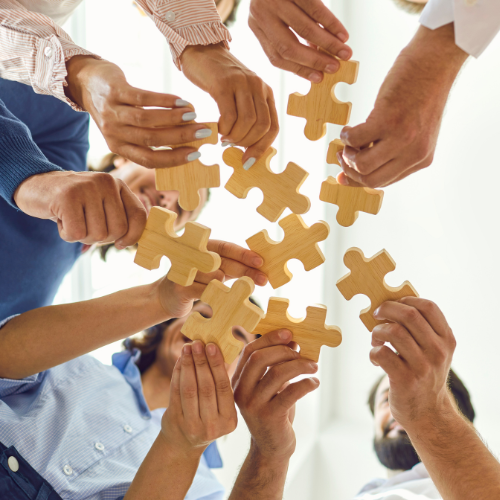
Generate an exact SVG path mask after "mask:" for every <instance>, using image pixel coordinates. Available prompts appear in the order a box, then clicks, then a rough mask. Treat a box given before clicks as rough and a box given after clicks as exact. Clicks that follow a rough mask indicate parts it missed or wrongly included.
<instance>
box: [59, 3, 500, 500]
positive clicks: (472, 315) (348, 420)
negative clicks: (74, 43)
mask: <svg viewBox="0 0 500 500" xmlns="http://www.w3.org/2000/svg"><path fill="white" fill-rule="evenodd" d="M330 1H331V3H330V7H331V8H332V10H333V11H334V12H335V13H337V14H338V15H339V17H340V18H341V19H342V21H343V22H344V23H345V24H346V26H347V28H348V29H349V31H350V34H351V40H350V44H351V46H352V47H353V49H354V59H356V60H359V61H360V63H361V65H360V73H359V77H358V82H357V83H356V84H355V85H353V86H352V87H351V88H348V87H347V86H342V85H340V86H339V88H338V91H337V92H338V95H339V97H341V98H344V99H349V100H351V101H352V102H353V110H352V117H351V124H356V123H359V122H361V121H363V120H364V119H365V118H366V116H367V115H368V113H369V112H370V111H371V109H372V106H373V103H374V100H375V97H376V94H377V92H378V89H379V87H380V85H381V83H382V81H383V78H384V76H385V75H386V74H387V71H388V70H389V68H390V67H391V65H392V62H393V61H394V59H395V57H396V56H397V54H398V53H399V51H400V49H401V48H402V47H403V46H404V45H405V44H406V43H407V42H408V41H409V39H410V38H411V37H412V35H413V33H414V31H415V30H416V27H417V25H418V24H417V19H416V18H415V17H413V16H410V15H407V14H405V13H403V12H400V11H399V10H397V9H396V8H395V7H394V5H393V4H392V2H391V1H390V0H377V1H374V0H349V1H347V0H330ZM247 11H248V0H246V1H244V2H243V5H242V6H241V10H240V13H239V20H238V22H237V24H236V26H235V27H233V28H232V30H231V31H232V34H233V37H234V41H233V43H232V50H233V52H234V53H235V54H236V55H237V56H238V57H239V58H240V59H241V60H242V61H243V62H244V63H245V64H247V65H248V66H249V67H250V68H251V69H253V70H254V71H255V72H256V73H258V74H259V75H261V76H263V77H264V79H265V80H266V81H267V82H268V83H269V84H270V85H271V86H272V87H273V89H274V91H275V94H276V98H277V103H278V107H279V112H280V122H281V133H280V136H279V137H278V139H277V141H276V143H275V147H276V148H277V149H278V156H277V157H276V158H275V159H274V160H273V168H275V170H276V171H279V170H282V169H283V168H284V167H285V165H286V163H287V162H288V161H294V162H296V163H297V164H299V165H300V166H301V167H303V168H305V169H306V170H308V171H309V173H310V176H309V178H308V180H307V181H306V183H305V184H304V186H303V192H304V193H305V194H307V195H308V196H309V197H310V198H311V200H312V201H313V205H312V208H311V211H310V212H309V213H307V214H306V215H305V216H304V219H305V220H306V222H307V223H308V224H312V223H314V222H315V221H316V220H318V219H322V218H324V219H325V220H327V221H328V222H329V224H330V226H331V233H330V237H329V239H328V240H327V242H326V245H324V246H323V248H324V250H325V254H326V256H327V262H326V264H325V265H324V266H321V267H320V268H317V269H316V270H314V271H312V272H310V273H305V272H304V270H303V268H302V265H301V264H300V263H298V262H295V261H293V262H291V265H290V269H291V270H292V272H293V273H294V279H293V280H292V282H291V283H290V284H288V285H286V286H285V287H283V288H281V289H279V290H277V291H273V290H272V289H271V288H270V287H269V286H267V287H265V288H263V289H258V290H257V291H256V296H257V298H258V299H259V300H260V301H261V303H262V304H263V305H264V306H265V305H266V304H267V299H268V297H269V296H272V295H279V296H283V297H287V298H289V299H290V300H291V312H292V314H294V315H295V316H301V315H303V314H304V312H305V307H306V306H307V305H309V304H313V303H316V302H320V303H324V304H326V305H327V306H328V308H329V316H328V320H329V323H331V324H336V325H338V326H340V327H341V328H342V331H343V343H342V345H341V346H340V347H339V348H337V349H335V350H328V352H325V353H323V354H322V357H321V359H320V379H321V388H320V389H319V391H317V392H316V393H315V394H313V395H309V396H307V397H306V398H305V399H304V401H302V402H301V403H300V404H299V406H298V411H297V419H296V431H297V440H298V449H297V453H296V454H295V456H294V457H293V460H292V464H291V467H290V473H289V476H288V477H289V479H288V484H287V490H286V498H287V499H289V500H304V499H306V500H308V499H314V500H323V499H325V500H326V499H330V498H335V499H348V498H352V496H353V495H354V494H355V493H356V491H358V490H359V489H360V488H361V487H362V486H363V484H364V483H365V482H367V481H368V480H369V479H371V478H372V477H373V476H374V475H380V474H383V469H382V468H381V466H380V465H379V464H378V462H377V460H376V457H375V455H374V454H373V452H372V451H371V439H372V431H371V425H372V423H371V416H370V414H369V412H368V409H367V406H366V398H367V393H368V390H369V388H370V386H371V384H372V383H373V381H374V380H375V378H376V377H377V376H378V374H379V370H378V369H376V368H375V367H373V366H372V365H371V364H370V362H369V360H368V352H369V350H370V335H369V333H368V332H367V331H366V329H365V328H364V326H363V325H362V323H361V322H360V320H359V317H358V315H359V312H360V310H361V309H362V308H364V307H365V306H366V304H367V299H366V298H365V297H361V296H358V297H356V298H354V299H353V300H351V301H350V302H346V301H345V300H344V299H343V297H342V296H341V295H340V293H339V292H338V290H337V288H336V287H335V282H336V281H337V279H338V278H340V277H341V276H343V275H344V274H345V273H346V272H347V269H346V268H345V267H344V266H343V264H342V257H343V255H344V253H345V251H346V250H347V249H348V248H350V247H351V246H358V247H360V248H361V249H362V250H363V251H364V252H365V255H367V256H372V255H373V254H375V253H376V252H378V251H379V250H380V249H382V248H385V249H387V250H388V251H389V253H390V254H391V255H392V257H393V258H394V259H395V261H396V263H397V269H396V271H395V272H394V273H392V274H390V275H389V277H388V280H387V281H388V283H389V284H390V285H399V284H400V283H401V282H402V281H404V280H406V279H408V280H410V281H411V282H412V284H413V285H414V286H415V287H416V289H417V290H418V292H419V293H420V295H421V296H422V297H426V298H430V299H432V300H434V301H435V302H436V303H437V304H438V305H440V306H441V308H442V309H443V311H444V312H445V314H446V316H447V317H448V319H449V322H450V324H451V325H452V327H453V329H454V332H455V334H456V336H457V340H458V348H457V351H456V355H455V361H454V367H455V369H456V371H457V372H458V373H459V374H460V376H461V377H462V378H463V379H464V381H465V383H466V385H467V386H468V387H469V389H470V390H471V393H472V395H473V402H474V405H475V407H476V410H477V414H478V419H477V425H478V428H479V430H480V432H481V433H482V435H483V436H484V438H485V439H486V441H487V442H488V443H489V444H490V446H491V447H492V449H493V450H494V451H496V452H498V451H500V431H499V430H498V426H497V425H496V423H497V420H498V415H500V404H499V402H498V398H496V397H495V396H496V394H495V386H494V385H493V383H492V381H494V380H497V379H498V377H499V376H500V369H499V368H498V366H499V365H498V363H497V362H496V361H497V351H498V350H499V349H500V340H499V338H498V337H497V336H496V335H495V326H496V325H495V319H496V315H495V308H496V300H497V297H496V289H495V288H496V287H495V282H496V281H498V278H499V268H498V266H496V265H495V264H496V260H495V257H496V254H495V253H496V252H497V251H498V247H499V241H498V238H497V232H498V231H497V228H496V225H495V223H494V218H495V214H497V213H498V207H497V206H496V205H497V202H496V199H497V197H496V196H495V194H496V192H495V189H496V185H497V184H498V182H499V181H500V178H499V176H500V173H499V172H498V171H497V170H496V169H495V168H494V167H495V164H494V161H495V158H496V155H495V153H494V148H495V145H496V143H495V139H496V136H497V135H498V131H500V123H499V118H498V116H500V113H499V111H500V94H499V93H498V88H499V84H500V71H499V69H498V61H499V60H500V40H497V41H496V42H494V43H493V45H492V46H491V47H490V48H489V49H488V50H487V51H486V52H485V54H484V55H483V56H482V57H481V58H480V59H479V60H478V61H475V60H473V61H470V62H469V63H468V65H467V67H466V68H465V70H464V71H463V74H462V75H461V77H460V79H459V81H458V83H457V84H456V86H455V88H454V90H453V93H452V97H451V99H450V102H449V105H448V109H447V114H446V116H445V119H444V121H443V127H442V133H441V137H440V141H439V146H438V150H437V154H436V159H435V161H434V164H433V166H431V167H430V168H429V169H427V170H426V171H425V172H421V173H418V174H416V175H413V176H411V177H410V178H409V179H407V180H405V181H403V182H402V183H399V184H398V185H396V186H393V187H389V188H387V189H386V194H385V198H384V204H383V207H382V211H381V212H380V214H379V215H378V216H376V217H374V216H370V215H366V214H361V215H360V217H359V219H358V221H357V222H356V223H355V225H354V226H352V227H351V228H340V227H339V226H338V225H337V224H336V222H335V214H336V208H335V207H333V206H327V205H325V204H323V203H321V202H320V201H319V200H318V193H319V186H320V183H321V181H322V180H323V179H324V178H326V176H327V174H329V175H334V174H335V173H337V170H336V167H332V166H327V165H326V164H325V156H326V149H327V140H320V141H317V142H310V141H308V140H307V139H306V138H305V137H304V136H303V132H302V131H303V126H304V121H303V120H301V119H299V118H295V117H289V116H287V115H286V114H285V110H286V102H287V99H288V95H289V94H290V93H292V92H294V91H300V92H303V93H305V92H307V90H308V87H309V85H308V84H307V83H306V82H304V81H303V80H300V79H299V78H298V77H295V76H293V75H289V74H284V73H283V72H281V71H278V70H276V69H275V68H273V67H272V66H271V65H270V64H269V62H268V61H267V59H266V57H265V56H264V54H263V52H262V50H261V48H260V46H259V44H258V42H257V41H256V39H255V38H254V37H253V35H252V34H251V32H250V30H249V29H248V27H247V23H246V18H247ZM117 16H118V19H117ZM82 19H83V20H84V21H86V23H87V24H86V27H85V29H84V30H82V24H81V23H82ZM110 19H114V21H113V22H111V21H110ZM72 22H73V29H74V30H75V31H74V32H76V33H77V34H78V35H79V36H82V33H83V35H84V38H85V44H86V46H87V48H89V49H91V50H95V51H96V52H97V53H99V54H100V55H102V56H103V57H106V58H108V59H110V60H112V61H113V62H116V63H117V64H119V65H120V66H121V67H122V68H123V69H124V71H125V73H126V75H127V77H128V79H129V81H130V82H131V83H132V84H134V85H137V86H139V87H142V88H147V89H150V90H157V91H168V92H170V93H175V94H177V95H180V96H181V97H182V98H184V99H188V100H190V101H191V102H192V103H193V104H194V105H195V107H196V110H197V112H198V115H199V119H200V121H215V120H217V116H218V114H217V109H216V106H215V104H214V103H213V101H211V99H210V98H209V97H208V96H207V95H206V94H204V93H203V92H202V91H200V90H199V89H197V88H195V87H194V86H192V85H191V84H190V83H189V82H186V80H185V79H184V78H183V77H182V75H181V74H180V73H179V72H177V70H176V69H175V68H174V67H173V65H172V63H171V60H170V56H169V53H168V48H167V47H166V44H165V43H164V41H163V40H162V37H161V35H159V33H157V32H156V30H155V29H154V27H153V25H152V23H151V21H150V20H149V19H147V18H142V17H140V16H139V15H138V14H137V12H136V11H135V9H134V8H133V7H132V6H130V5H123V2H120V1H119V0H109V1H108V2H106V3H104V4H103V3H102V2H97V0H87V2H86V4H85V9H84V10H82V11H81V13H80V15H79V17H78V18H77V20H76V21H72ZM143 47H148V48H149V50H148V51H147V52H146V53H144V52H143V51H141V50H140V49H142V48H143ZM340 130H341V127H338V126H329V132H328V140H332V139H334V138H336V137H338V134H339V132H340ZM105 152H107V149H106V146H105V143H104V141H103V139H102V137H101V136H100V134H99V132H98V131H97V130H96V128H95V126H93V127H92V130H91V152H90V158H91V160H93V161H95V160H96V159H98V158H99V157H100V156H102V154H104V153H105ZM221 152H222V150H221V148H220V147H219V146H205V147H204V148H203V149H202V153H203V156H202V161H204V162H205V163H207V164H211V163H215V162H217V163H219V164H220V165H221V178H222V183H223V184H224V183H225V181H226V180H227V179H228V177H229V175H230V172H231V169H230V168H229V167H226V166H225V165H224V164H223V162H222V161H221ZM476 170H481V173H480V174H476V173H475V171H476ZM483 172H484V173H483ZM261 199H262V195H261V193H260V192H259V191H255V190H254V191H252V192H250V194H249V196H248V198H247V199H246V200H237V199H236V198H234V197H232V195H230V194H229V193H228V192H227V191H225V190H224V189H223V188H221V189H218V190H214V191H213V196H212V200H211V202H210V204H209V205H208V206H207V207H206V208H205V209H204V211H203V213H202V215H201V217H200V219H199V220H200V222H201V223H203V224H206V225H207V226H209V227H211V228H212V235H213V237H215V238H226V239H229V240H232V241H234V242H236V243H239V244H241V245H244V241H245V239H246V238H247V237H248V236H250V235H252V234H254V233H255V232H257V231H259V230H261V229H264V228H266V229H268V230H269V232H270V234H271V236H273V237H275V238H276V239H278V238H279V237H280V235H281V230H279V228H278V227H277V225H276V224H274V225H273V224H270V223H268V222H267V221H266V220H265V219H263V218H262V217H261V216H260V215H259V214H257V213H256V212H255V207H256V206H257V205H258V204H259V203H260V201H261ZM113 257H115V258H112V259H110V263H108V264H106V265H103V264H101V263H100V262H99V261H98V259H97V257H96V256H93V257H92V258H89V257H87V258H86V259H84V260H83V261H82V263H81V264H80V266H79V267H78V268H77V269H76V270H75V272H74V273H73V275H72V276H70V277H68V279H67V280H66V282H65V285H64V286H63V287H62V289H61V293H60V295H59V297H58V300H59V301H65V300H72V299H73V300H74V299H75V298H84V297H88V296H98V295H103V294H105V293H109V292H111V291H113V290H115V289H120V288H123V287H126V286H131V285H133V284H138V283H143V282H146V281H148V280H152V279H154V277H155V276H158V275H159V272H156V273H154V274H153V273H148V272H146V271H144V270H142V269H139V268H137V266H134V265H133V264H132V256H129V255H127V254H126V253H123V252H122V253H121V254H120V256H117V255H115V256H113ZM117 348H118V346H116V345H114V346H110V347H108V348H104V349H102V350H100V351H98V352H97V353H96V355H97V356H98V357H99V358H100V359H102V360H103V361H105V362H106V361H107V360H109V356H110V354H111V353H112V352H113V350H116V349H117ZM220 446H221V449H222V452H223V456H224V460H225V467H224V469H222V470H221V471H220V472H219V473H218V474H219V477H220V478H221V480H222V481H223V482H224V484H226V485H227V486H228V487H230V486H231V484H232V481H233V480H234V477H235V475H236V473H237V470H238V467H239V465H240V464H241V461H242V459H243V457H244V455H245V453H246V449H247V446H248V436H247V434H246V430H245V428H244V426H243V425H240V427H239V428H238V430H237V432H236V433H235V434H233V435H232V436H230V437H228V438H224V439H223V440H221V442H220Z"/></svg>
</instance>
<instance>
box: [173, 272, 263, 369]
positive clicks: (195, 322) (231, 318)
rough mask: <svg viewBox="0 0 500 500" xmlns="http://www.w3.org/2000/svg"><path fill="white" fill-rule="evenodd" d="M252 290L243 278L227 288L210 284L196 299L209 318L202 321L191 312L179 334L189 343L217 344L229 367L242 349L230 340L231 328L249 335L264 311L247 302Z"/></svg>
mask: <svg viewBox="0 0 500 500" xmlns="http://www.w3.org/2000/svg"><path fill="white" fill-rule="evenodd" d="M254 288H255V285H254V283H253V281H252V280H251V279H250V278H248V277H247V276H243V278H240V279H238V280H236V281H235V282H234V284H233V286H232V287H231V288H228V287H227V286H226V285H223V284H222V283H221V282H220V281H217V280H212V281H211V282H210V283H209V284H208V286H207V288H205V291H204V292H203V294H202V295H201V299H200V300H202V301H203V302H206V303H207V304H208V305H209V306H210V307H211V308H212V311H213V315H212V317H211V318H204V317H203V316H202V315H201V314H200V313H199V312H193V313H192V314H191V315H190V316H189V318H188V319H187V321H186V323H184V326H183V327H182V329H181V332H182V333H183V334H184V335H186V337H189V338H190V339H191V340H198V339H199V340H201V341H203V342H204V343H205V344H208V343H210V342H213V343H214V344H217V345H218V346H219V348H220V350H221V352H222V355H223V356H224V361H225V362H226V363H229V364H230V363H232V362H233V361H234V360H235V359H236V357H237V356H238V354H239V353H240V352H241V350H242V349H243V347H244V344H243V342H241V341H239V340H236V338H235V337H234V336H233V333H232V329H233V326H241V327H242V328H244V329H245V330H247V331H248V332H251V331H252V330H253V329H254V328H255V327H256V326H257V323H258V322H259V321H260V319H261V318H262V316H264V311H263V310H262V309H261V308H260V307H257V306H256V305H254V304H252V303H251V302H250V301H249V300H248V298H249V297H250V295H251V294H252V292H253V290H254Z"/></svg>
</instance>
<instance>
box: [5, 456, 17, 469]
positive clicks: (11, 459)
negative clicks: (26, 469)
mask: <svg viewBox="0 0 500 500" xmlns="http://www.w3.org/2000/svg"><path fill="white" fill-rule="evenodd" d="M7 464H8V465H9V469H10V470H11V471H12V472H17V471H18V470H19V462H18V461H17V458H16V457H9V459H8V460H7Z"/></svg>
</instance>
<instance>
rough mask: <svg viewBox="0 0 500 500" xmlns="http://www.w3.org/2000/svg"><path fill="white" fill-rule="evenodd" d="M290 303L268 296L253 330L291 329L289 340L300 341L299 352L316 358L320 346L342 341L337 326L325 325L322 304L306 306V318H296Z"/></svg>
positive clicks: (324, 312) (255, 331) (317, 357)
mask: <svg viewBox="0 0 500 500" xmlns="http://www.w3.org/2000/svg"><path fill="white" fill-rule="evenodd" d="M289 303H290V301H289V300H288V299H282V298H278V297H271V298H270V299H269V305H268V306H267V313H266V315H265V316H264V317H263V318H262V319H261V320H260V323H259V324H258V325H257V328H256V329H255V330H254V331H253V332H252V333H254V334H256V335H265V334H266V333H269V332H272V331H274V330H279V329H280V328H286V329H288V330H290V331H291V332H292V335H293V336H292V340H293V341H294V342H297V344H299V346H300V355H301V356H302V357H303V358H306V359H311V360H312V361H316V362H318V359H319V352H320V349H321V346H323V345H326V346H328V347H337V346H338V345H340V343H341V342H342V332H341V331H340V328H338V327H336V326H327V325H325V321H326V307H325V306H316V307H314V306H309V307H308V308H307V309H306V311H307V316H306V317H305V318H301V319H295V318H292V317H291V316H290V315H289V314H288V311H287V309H288V305H289Z"/></svg>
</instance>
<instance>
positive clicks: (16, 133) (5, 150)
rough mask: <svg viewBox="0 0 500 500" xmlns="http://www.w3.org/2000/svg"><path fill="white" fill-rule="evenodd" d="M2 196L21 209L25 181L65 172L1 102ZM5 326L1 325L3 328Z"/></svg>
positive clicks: (0, 191) (0, 179) (0, 186)
mask: <svg viewBox="0 0 500 500" xmlns="http://www.w3.org/2000/svg"><path fill="white" fill-rule="evenodd" d="M0 151H1V152H2V153H1V154H0V196H1V197H2V198H3V199H4V200H5V201H6V202H7V203H9V204H10V205H11V206H13V207H14V208H17V206H16V204H15V202H14V198H13V197H14V193H15V191H16V189H17V187H18V186H19V184H21V182H23V181H24V180H25V179H27V178H28V177H31V176H32V175H36V174H43V173H45V172H52V171H54V170H61V171H62V170H63V169H62V168H60V167H58V166H56V165H54V164H53V163H51V162H50V161H49V160H47V158H46V157H45V156H44V154H43V153H42V152H41V151H40V149H39V148H38V146H37V145H36V144H35V143H34V141H33V139H32V138H31V133H30V131H29V129H28V127H27V126H26V125H25V124H24V123H23V122H21V121H20V120H19V119H17V118H16V117H15V116H14V115H13V114H12V113H11V112H10V111H9V110H8V109H7V108H6V106H5V104H4V103H3V101H2V100H1V99H0ZM2 326H3V323H1V322H0V328H1V327H2Z"/></svg>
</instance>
